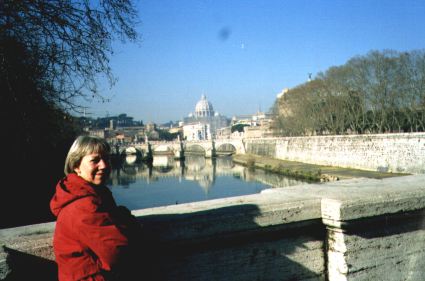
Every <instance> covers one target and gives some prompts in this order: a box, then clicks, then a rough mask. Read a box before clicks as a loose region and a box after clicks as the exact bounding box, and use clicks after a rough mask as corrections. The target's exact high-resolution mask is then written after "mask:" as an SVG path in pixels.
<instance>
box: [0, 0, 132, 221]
mask: <svg viewBox="0 0 425 281" xmlns="http://www.w3.org/2000/svg"><path fill="white" fill-rule="evenodd" d="M135 23H136V12H135V9H134V7H133V5H132V3H131V1H126V0H121V1H118V0H103V1H89V0H81V1H78V0H77V1H69V0H34V1H29V0H28V1H26V0H24V1H14V0H6V1H0V117H1V120H2V124H3V126H2V129H3V132H4V134H3V135H2V136H3V137H2V138H1V142H0V147H1V149H2V152H3V153H2V156H3V157H2V160H3V163H4V164H5V165H3V167H5V168H4V169H2V179H3V181H4V182H8V180H9V181H12V184H10V185H8V186H5V189H4V193H3V195H2V199H3V200H2V202H1V204H0V206H1V207H0V213H1V215H0V228H2V227H8V226H16V225H22V224H29V223H38V222H43V221H48V220H52V219H53V217H52V216H51V214H50V211H49V200H50V198H51V195H52V194H53V191H54V184H55V183H56V182H57V180H58V179H59V178H60V177H61V176H62V175H63V162H64V159H65V156H66V151H67V149H68V148H69V146H70V145H71V142H72V140H73V139H74V138H75V136H76V135H77V134H80V133H81V131H80V129H79V127H78V126H77V125H76V124H77V122H76V120H74V118H73V117H72V116H71V114H72V113H75V112H78V111H82V110H83V107H81V106H80V105H79V104H78V99H77V98H80V99H93V98H100V99H103V97H102V95H101V93H99V92H98V89H97V84H98V82H97V81H99V80H98V79H101V78H102V75H103V76H104V77H106V78H107V80H108V81H109V83H110V86H112V85H113V83H114V81H115V78H114V77H113V75H112V70H111V68H110V66H109V59H110V56H111V55H112V47H111V44H112V41H113V40H115V39H120V40H123V41H126V40H127V39H128V40H130V41H135V40H136V39H137V34H136V32H135V29H134V25H135Z"/></svg>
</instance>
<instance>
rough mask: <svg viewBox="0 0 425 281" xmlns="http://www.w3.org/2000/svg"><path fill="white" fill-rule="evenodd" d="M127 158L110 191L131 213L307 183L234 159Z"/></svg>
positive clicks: (111, 184) (112, 181)
mask: <svg viewBox="0 0 425 281" xmlns="http://www.w3.org/2000/svg"><path fill="white" fill-rule="evenodd" d="M136 160H137V159H136V157H135V156H127V157H126V158H125V160H124V161H123V162H122V164H121V166H120V167H115V168H114V169H113V171H112V175H111V179H110V182H109V183H108V186H109V187H110V189H111V191H112V193H113V195H114V198H115V200H116V202H117V204H119V205H124V206H127V207H128V208H129V209H131V210H137V209H143V208H150V207H158V206H166V205H174V204H181V203H188V202H196V201H203V200H210V199H217V198H225V197H232V196H239V195H248V194H255V193H259V192H261V191H262V190H264V189H268V188H284V187H287V186H292V185H298V184H303V183H305V182H303V181H300V180H295V179H291V178H288V177H285V176H281V175H277V174H272V173H266V172H264V171H263V170H260V169H256V170H252V169H248V168H246V167H244V166H241V165H238V164H235V163H233V161H232V158H231V157H230V156H226V157H218V158H215V159H206V158H205V157H203V156H187V157H186V158H185V161H184V162H182V161H179V160H174V159H173V158H172V157H168V156H155V157H154V159H153V164H152V165H150V166H148V165H146V164H143V163H139V162H138V161H136Z"/></svg>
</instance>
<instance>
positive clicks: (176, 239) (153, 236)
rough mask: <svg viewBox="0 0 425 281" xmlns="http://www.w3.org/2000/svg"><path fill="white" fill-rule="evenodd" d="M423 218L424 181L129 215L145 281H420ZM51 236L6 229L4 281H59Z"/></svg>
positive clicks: (0, 255) (356, 183) (284, 192)
mask: <svg viewBox="0 0 425 281" xmlns="http://www.w3.org/2000/svg"><path fill="white" fill-rule="evenodd" d="M424 210H425V175H416V176H405V177H397V178H387V179H384V180H374V179H354V180H347V181H339V182H333V183H327V184H310V185H300V186H292V187H287V188H279V189H267V190H265V191H263V192H262V193H261V194H255V195H249V196H240V197H233V198H225V199H217V200H210V201H203V202H197V203H190V204H181V205H173V206H167V207H160V208H152V209H144V210H138V211H133V214H134V215H136V216H137V217H138V219H139V220H140V222H141V223H142V224H143V228H144V230H145V233H144V237H143V241H144V242H145V247H144V248H143V250H142V251H141V255H143V257H144V258H141V259H140V261H139V260H138V267H140V277H141V278H146V279H147V280H153V279H150V278H148V276H146V275H147V272H149V270H150V272H151V274H152V276H155V277H156V278H155V279H154V280H189V281H190V280H309V281H312V280H328V281H344V280H347V281H359V280H385V281H399V280H410V281H414V280H423V276H425V247H423V245H424V243H425V217H424V214H423V211H424ZM53 230H54V223H48V224H40V225H33V226H25V227H18V228H11V229H1V230H0V245H1V246H2V247H0V280H30V279H34V280H55V277H56V267H55V264H54V262H53V254H52V245H51V243H52V232H53ZM145 261H149V262H150V264H149V265H148V264H147V263H146V262H145ZM23 276H31V278H29V279H24V278H23Z"/></svg>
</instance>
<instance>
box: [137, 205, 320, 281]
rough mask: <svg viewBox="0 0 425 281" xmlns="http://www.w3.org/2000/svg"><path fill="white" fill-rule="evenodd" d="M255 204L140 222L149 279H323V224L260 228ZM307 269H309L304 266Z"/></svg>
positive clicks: (143, 262) (141, 267)
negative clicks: (256, 220)
mask: <svg viewBox="0 0 425 281" xmlns="http://www.w3.org/2000/svg"><path fill="white" fill-rule="evenodd" d="M258 216H261V213H260V211H259V209H258V207H257V206H256V205H238V206H231V207H224V208H218V209H213V210H207V211H201V212H196V213H190V214H170V215H151V216H145V217H140V218H139V219H140V221H141V223H142V224H143V228H144V229H145V232H144V237H143V240H144V241H143V243H142V244H143V246H142V249H141V250H140V253H143V255H142V256H141V257H138V258H135V260H138V261H140V262H139V264H138V265H137V267H138V268H139V270H140V272H143V273H145V275H142V276H143V277H146V276H147V275H149V279H148V280H161V281H162V280H232V281H237V280H244V281H246V280H310V281H312V280H324V279H325V277H324V276H325V270H324V266H325V265H324V263H325V261H324V249H323V241H324V228H323V225H321V223H320V221H317V222H316V221H308V222H302V223H293V224H286V225H280V226H275V227H267V228H261V227H260V226H259V225H258V224H257V223H256V222H255V219H256V217H258ZM305 265H307V266H305Z"/></svg>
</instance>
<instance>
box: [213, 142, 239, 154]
mask: <svg viewBox="0 0 425 281" xmlns="http://www.w3.org/2000/svg"><path fill="white" fill-rule="evenodd" d="M215 153H216V154H217V155H232V154H235V153H236V147H235V146H234V145H233V144H231V143H222V144H220V145H218V146H217V147H216V149H215Z"/></svg>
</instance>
